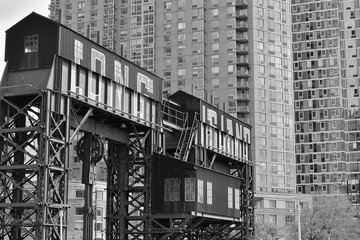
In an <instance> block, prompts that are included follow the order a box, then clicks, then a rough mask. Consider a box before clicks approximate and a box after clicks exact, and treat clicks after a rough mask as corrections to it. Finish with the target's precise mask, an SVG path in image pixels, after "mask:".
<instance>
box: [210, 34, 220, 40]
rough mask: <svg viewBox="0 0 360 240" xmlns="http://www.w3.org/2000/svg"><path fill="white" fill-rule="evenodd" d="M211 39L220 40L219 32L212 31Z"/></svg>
mask: <svg viewBox="0 0 360 240" xmlns="http://www.w3.org/2000/svg"><path fill="white" fill-rule="evenodd" d="M211 39H212V40H214V41H218V40H219V32H212V33H211Z"/></svg>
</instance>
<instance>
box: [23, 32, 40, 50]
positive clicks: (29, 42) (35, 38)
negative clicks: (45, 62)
mask: <svg viewBox="0 0 360 240" xmlns="http://www.w3.org/2000/svg"><path fill="white" fill-rule="evenodd" d="M24 40H25V41H24V45H25V53H31V52H37V51H39V35H38V34H34V35H30V36H25V39H24Z"/></svg>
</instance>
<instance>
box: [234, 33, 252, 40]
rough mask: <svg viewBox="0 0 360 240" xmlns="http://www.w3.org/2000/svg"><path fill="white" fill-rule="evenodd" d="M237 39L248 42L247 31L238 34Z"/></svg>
mask: <svg viewBox="0 0 360 240" xmlns="http://www.w3.org/2000/svg"><path fill="white" fill-rule="evenodd" d="M236 41H237V42H239V43H246V42H248V41H249V37H248V34H247V32H243V33H239V34H236Z"/></svg>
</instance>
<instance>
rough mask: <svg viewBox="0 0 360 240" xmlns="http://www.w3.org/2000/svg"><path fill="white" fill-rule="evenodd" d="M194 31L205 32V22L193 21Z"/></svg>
mask: <svg viewBox="0 0 360 240" xmlns="http://www.w3.org/2000/svg"><path fill="white" fill-rule="evenodd" d="M193 30H195V31H199V30H204V20H196V21H193Z"/></svg>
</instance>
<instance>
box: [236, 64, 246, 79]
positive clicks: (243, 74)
mask: <svg viewBox="0 0 360 240" xmlns="http://www.w3.org/2000/svg"><path fill="white" fill-rule="evenodd" d="M236 76H238V77H243V78H248V77H249V70H248V68H246V67H241V68H237V71H236Z"/></svg>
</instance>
